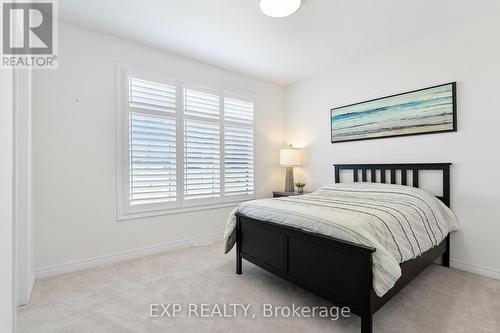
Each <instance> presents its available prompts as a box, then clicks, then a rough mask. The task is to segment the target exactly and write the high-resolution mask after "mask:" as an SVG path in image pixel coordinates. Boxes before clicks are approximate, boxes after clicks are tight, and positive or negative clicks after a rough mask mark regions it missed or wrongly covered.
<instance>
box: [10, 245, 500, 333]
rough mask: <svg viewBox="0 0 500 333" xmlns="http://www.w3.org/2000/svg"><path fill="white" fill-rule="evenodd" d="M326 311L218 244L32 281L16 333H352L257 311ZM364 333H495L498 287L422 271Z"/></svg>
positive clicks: (355, 322)
mask: <svg viewBox="0 0 500 333" xmlns="http://www.w3.org/2000/svg"><path fill="white" fill-rule="evenodd" d="M150 303H182V304H184V305H185V306H187V304H188V303H218V304H223V303H244V304H248V303H250V304H252V308H251V311H252V312H254V313H256V314H257V316H256V318H255V319H250V318H243V317H238V318H236V319H232V318H223V319H213V318H202V319H193V318H188V317H187V314H179V315H178V316H180V317H176V318H175V319H172V318H165V317H164V318H162V319H151V318H150V317H149V305H150ZM263 303H270V304H273V305H286V306H292V304H293V303H295V304H300V305H310V306H314V305H329V304H328V303H326V302H324V301H322V300H320V299H319V298H316V297H314V296H312V295H310V294H309V293H307V292H305V291H303V290H301V289H299V288H297V287H295V286H293V285H291V284H289V283H287V282H285V281H283V280H281V279H279V278H277V277H275V276H273V275H271V274H269V273H267V272H265V271H264V270H262V269H260V268H258V267H256V266H253V265H251V264H250V263H248V262H245V261H244V262H243V275H241V276H237V275H235V273H234V251H233V252H231V253H230V254H229V255H223V254H222V244H215V245H210V246H205V247H198V248H190V249H185V250H179V251H174V252H169V253H165V254H162V255H157V256H151V257H147V258H142V259H137V260H132V261H128V262H123V263H118V264H113V265H107V266H103V267H100V268H96V269H91V270H87V271H82V272H77V273H71V274H66V275H62V276H57V277H53V278H48V279H44V280H40V281H37V282H36V284H35V288H34V291H33V296H32V300H31V303H30V304H29V305H27V306H24V307H23V308H21V309H20V311H19V314H18V321H19V323H18V327H19V329H18V332H19V333H28V332H30V333H31V332H37V333H44V332H51V333H52V332H54V333H55V332H64V333H71V332H103V333H104V332H105V333H114V332H119V333H127V332H287V333H291V332H328V333H332V332H359V329H360V321H359V318H358V317H356V316H354V315H353V316H352V317H351V318H342V319H339V320H337V321H332V320H330V319H327V318H314V319H313V318H309V319H304V318H302V319H283V318H279V319H271V318H262V317H261V316H260V315H261V312H262V311H261V305H262V304H263ZM374 332H398V333H401V332H426V333H428V332H500V281H497V280H493V279H488V278H483V277H481V276H478V275H474V274H469V273H465V272H461V271H458V270H454V269H448V268H443V267H440V266H437V265H434V266H432V267H429V268H428V269H427V270H426V271H425V272H423V273H422V274H421V275H420V276H418V277H417V278H416V279H415V280H414V281H413V282H412V283H411V284H410V285H409V286H407V287H406V288H405V289H404V290H402V291H401V292H400V293H399V295H397V296H396V297H395V298H394V299H393V300H391V301H390V302H389V303H388V304H386V305H385V306H384V307H383V308H382V309H381V310H379V311H378V312H377V313H376V314H375V316H374Z"/></svg>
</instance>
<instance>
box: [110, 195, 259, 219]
mask: <svg viewBox="0 0 500 333" xmlns="http://www.w3.org/2000/svg"><path fill="white" fill-rule="evenodd" d="M253 199H255V198H253ZM253 199H250V198H249V199H244V200H238V201H230V202H223V203H217V204H211V205H199V206H190V207H180V208H170V209H162V210H155V211H147V212H138V213H118V217H117V220H118V221H126V220H133V219H140V218H145V217H154V216H161V215H171V214H183V213H190V212H196V211H200V210H209V209H218V208H225V207H236V206H237V205H238V204H240V203H242V202H245V201H249V200H253Z"/></svg>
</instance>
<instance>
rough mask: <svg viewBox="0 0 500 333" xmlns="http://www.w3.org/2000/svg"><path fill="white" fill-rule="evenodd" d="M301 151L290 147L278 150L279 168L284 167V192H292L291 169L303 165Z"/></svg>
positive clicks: (293, 187)
mask: <svg viewBox="0 0 500 333" xmlns="http://www.w3.org/2000/svg"><path fill="white" fill-rule="evenodd" d="M303 152H304V151H303V149H301V148H293V147H292V145H290V146H289V147H286V148H281V149H280V166H282V167H286V179H285V192H294V189H295V186H294V182H293V167H294V166H301V165H303V164H304V154H303Z"/></svg>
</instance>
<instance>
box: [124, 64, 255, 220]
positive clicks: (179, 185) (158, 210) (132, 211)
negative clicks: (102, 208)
mask: <svg viewBox="0 0 500 333" xmlns="http://www.w3.org/2000/svg"><path fill="white" fill-rule="evenodd" d="M130 76H135V77H137V78H140V79H144V80H151V81H154V82H158V83H162V84H167V85H174V86H175V87H176V112H175V120H176V200H175V202H166V203H153V204H143V205H131V204H130V201H129V190H130V189H129V186H130V184H129V163H130V160H129V146H128V143H129V121H130V118H129V116H130V110H131V108H130V107H129V105H128V84H129V83H128V78H129V77H130ZM170 77H171V75H168V74H166V73H161V72H159V71H156V70H155V71H152V70H144V69H141V68H137V67H135V66H130V65H124V64H119V63H116V115H115V116H116V117H115V118H116V176H117V179H116V180H117V184H116V185H117V186H116V199H117V220H128V219H135V218H142V217H150V216H159V215H167V214H177V213H185V212H190V211H198V210H205V209H214V208H221V207H229V206H234V205H235V204H236V203H238V202H243V201H247V200H252V199H255V198H256V186H255V185H256V182H255V179H256V170H255V169H256V168H255V157H256V156H255V141H256V139H255V133H256V130H255V109H256V108H255V105H256V103H255V100H254V98H253V96H252V94H244V93H242V94H240V93H235V92H231V91H227V90H226V89H217V88H209V87H206V86H204V85H200V84H194V83H190V82H189V81H188V80H172V79H169V78H170ZM184 89H191V90H196V91H200V92H206V93H209V94H214V95H217V96H218V97H219V107H220V114H219V119H218V120H209V119H204V118H199V117H195V116H189V115H184V99H185V97H184ZM224 98H233V99H238V100H241V101H246V102H250V103H253V111H254V114H253V121H252V123H251V124H248V125H245V124H241V123H239V122H234V121H226V120H225V119H224ZM138 111H139V113H141V111H140V110H138ZM142 113H143V114H148V115H160V116H162V117H169V115H167V114H162V112H161V111H153V110H148V111H147V112H146V111H143V112H142ZM172 118H174V117H172ZM186 118H187V119H193V120H198V119H199V120H202V121H209V122H213V123H218V125H219V131H220V137H219V140H220V146H219V147H220V197H219V198H203V199H191V200H185V199H184V190H185V189H184V179H185V178H184V172H185V170H184V121H185V119H186ZM225 126H233V127H244V128H250V129H251V130H252V132H253V141H252V146H253V192H252V194H245V195H236V196H228V197H226V196H225V195H224V194H225V142H224V131H225Z"/></svg>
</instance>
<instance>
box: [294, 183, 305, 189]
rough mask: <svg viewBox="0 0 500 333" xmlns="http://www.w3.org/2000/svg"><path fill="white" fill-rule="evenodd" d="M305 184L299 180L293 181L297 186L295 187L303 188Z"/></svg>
mask: <svg viewBox="0 0 500 333" xmlns="http://www.w3.org/2000/svg"><path fill="white" fill-rule="evenodd" d="M305 186H306V183H301V182H297V183H295V187H297V188H304V187H305Z"/></svg>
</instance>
